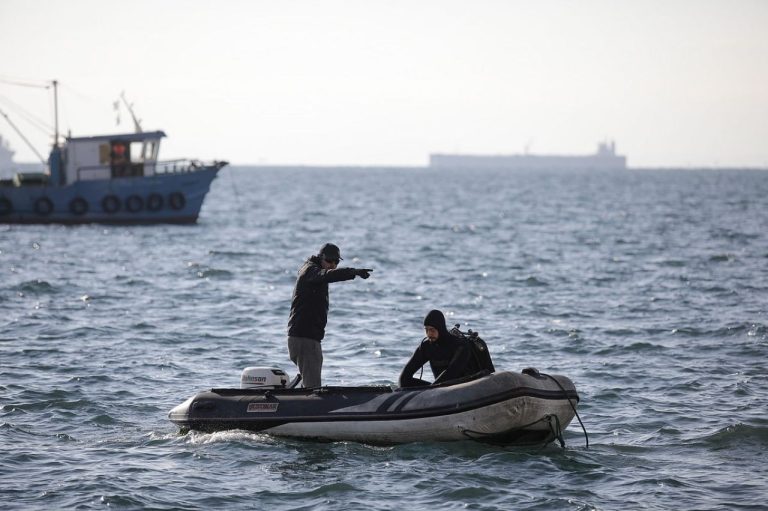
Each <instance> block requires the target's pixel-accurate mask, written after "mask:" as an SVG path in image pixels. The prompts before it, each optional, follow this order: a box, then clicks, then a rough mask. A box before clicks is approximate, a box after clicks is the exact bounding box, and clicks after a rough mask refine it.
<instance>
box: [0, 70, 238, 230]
mask: <svg viewBox="0 0 768 511" xmlns="http://www.w3.org/2000/svg"><path fill="white" fill-rule="evenodd" d="M53 85H54V99H55V98H56V82H55V81H54V82H53ZM57 103H58V102H57V101H56V100H55V104H57ZM129 109H130V106H129ZM131 115H132V116H133V117H134V124H135V128H136V131H135V132H133V133H122V134H113V135H99V136H90V137H71V136H68V137H66V138H65V139H64V141H63V142H60V141H59V133H58V121H57V122H56V129H55V135H54V144H53V147H52V149H51V151H50V154H49V157H48V160H47V161H46V162H44V163H45V164H46V168H45V170H44V171H43V172H16V173H15V174H14V175H13V177H12V178H10V179H2V180H0V223H5V224H52V223H53V224H81V223H91V222H96V223H108V224H153V223H177V224H187V223H195V222H196V221H197V219H198V216H199V213H200V208H201V207H202V204H203V199H204V198H205V195H206V194H207V193H208V190H209V189H210V185H211V182H212V181H213V179H214V178H215V177H216V174H217V173H218V171H219V170H221V168H222V167H224V166H225V165H227V162H225V161H213V162H208V163H205V162H201V161H198V160H194V159H181V160H168V161H161V160H159V159H158V155H159V151H160V141H161V139H162V138H163V137H165V136H166V135H165V133H164V132H163V131H143V130H142V129H141V127H140V124H139V122H138V120H137V119H136V117H135V116H134V115H133V111H132V110H131ZM3 116H4V117H5V118H6V120H8V122H9V123H10V124H11V126H12V127H13V128H14V129H16V130H17V131H18V129H17V128H16V126H15V125H14V124H13V123H12V122H11V121H10V119H9V118H8V116H7V115H5V114H4V113H3ZM57 118H58V115H57ZM19 134H20V135H21V133H19ZM22 138H24V140H25V141H26V138H25V137H23V135H22ZM33 150H34V148H33Z"/></svg>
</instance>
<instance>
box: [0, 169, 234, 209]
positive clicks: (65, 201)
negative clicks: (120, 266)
mask: <svg viewBox="0 0 768 511" xmlns="http://www.w3.org/2000/svg"><path fill="white" fill-rule="evenodd" d="M224 165H226V163H225V162H216V163H214V164H211V165H205V166H201V167H199V168H196V169H195V170H191V171H187V172H173V173H161V174H155V175H152V176H136V177H121V178H114V179H103V180H82V181H75V182H74V183H71V184H68V185H66V186H47V185H45V184H41V185H38V186H35V185H30V184H27V185H24V186H12V185H10V183H8V186H0V223H5V224H83V223H105V224H152V223H176V224H190V223H195V222H196V221H197V218H198V216H199V214H200V208H201V206H202V204H203V199H204V198H205V195H206V194H207V193H208V190H209V189H210V186H211V182H212V181H213V179H214V178H215V177H216V174H217V173H218V171H219V170H220V169H221V168H222V167H223V166H224Z"/></svg>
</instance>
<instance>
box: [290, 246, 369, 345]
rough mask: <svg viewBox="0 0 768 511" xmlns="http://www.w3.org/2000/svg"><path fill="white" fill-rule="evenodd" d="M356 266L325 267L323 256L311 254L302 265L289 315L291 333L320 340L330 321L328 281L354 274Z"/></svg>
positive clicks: (335, 280)
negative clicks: (321, 259)
mask: <svg viewBox="0 0 768 511" xmlns="http://www.w3.org/2000/svg"><path fill="white" fill-rule="evenodd" d="M355 272H356V270H355V269H354V268H336V269H335V270H324V269H323V268H322V266H320V258H319V257H317V256H312V257H310V258H309V259H307V262H305V263H304V266H302V267H301V269H299V276H298V278H297V279H296V286H295V287H294V288H293V299H292V300H291V316H290V317H289V318H288V335H290V336H292V337H308V338H310V339H315V340H317V341H318V342H319V341H321V340H322V339H323V337H325V325H326V323H327V322H328V305H329V300H328V284H329V283H331V282H341V281H343V280H352V279H354V278H355Z"/></svg>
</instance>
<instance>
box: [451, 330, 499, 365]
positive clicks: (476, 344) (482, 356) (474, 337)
mask: <svg viewBox="0 0 768 511" xmlns="http://www.w3.org/2000/svg"><path fill="white" fill-rule="evenodd" d="M450 333H451V335H453V336H455V337H458V338H459V339H464V340H465V341H467V342H469V345H470V347H471V348H472V357H473V358H474V359H475V361H476V362H477V365H478V366H480V369H481V370H483V371H488V372H489V373H493V372H495V371H496V368H495V367H493V361H492V360H491V353H490V352H489V351H488V345H487V344H486V343H485V341H484V340H482V339H481V338H480V336H479V335H478V334H477V332H473V331H472V330H468V331H467V332H462V331H461V330H459V325H458V324H457V325H455V326H454V327H453V328H452V329H451V332H450Z"/></svg>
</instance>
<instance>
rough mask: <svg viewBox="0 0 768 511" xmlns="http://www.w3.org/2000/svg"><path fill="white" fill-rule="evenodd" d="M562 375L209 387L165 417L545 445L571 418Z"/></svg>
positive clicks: (569, 391) (249, 426)
mask: <svg viewBox="0 0 768 511" xmlns="http://www.w3.org/2000/svg"><path fill="white" fill-rule="evenodd" d="M578 401H579V396H578V394H577V392H576V389H575V387H574V385H573V383H572V382H571V380H570V379H568V378H567V377H565V376H559V375H553V376H548V375H540V376H538V377H537V376H532V375H528V374H521V373H511V372H506V371H505V372H498V373H493V374H490V375H487V376H483V377H481V378H477V379H474V380H471V381H465V382H461V383H455V384H452V385H440V386H434V387H432V386H429V387H416V388H405V389H394V390H393V389H392V388H390V387H320V388H317V389H286V388H277V389H212V390H210V391H206V392H201V393H199V394H197V395H195V396H193V397H191V398H189V399H188V400H187V401H185V402H184V403H182V404H180V405H179V406H177V407H176V408H174V409H173V410H171V412H170V413H169V418H170V420H171V421H172V422H174V423H175V424H177V425H178V426H179V427H180V428H181V429H183V430H188V429H194V430H201V431H209V432H211V431H222V430H228V429H245V430H250V431H258V432H262V433H268V434H270V435H277V436H286V437H294V438H303V439H314V440H325V441H355V442H363V443H374V444H400V443H407V442H427V441H454V440H466V439H474V440H481V441H487V442H494V443H501V444H517V445H530V444H545V443H548V442H551V441H552V440H554V439H555V438H557V437H559V436H560V435H561V432H562V431H564V430H565V428H566V427H568V424H570V422H571V420H572V419H573V417H574V415H575V407H576V404H577V403H578Z"/></svg>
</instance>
